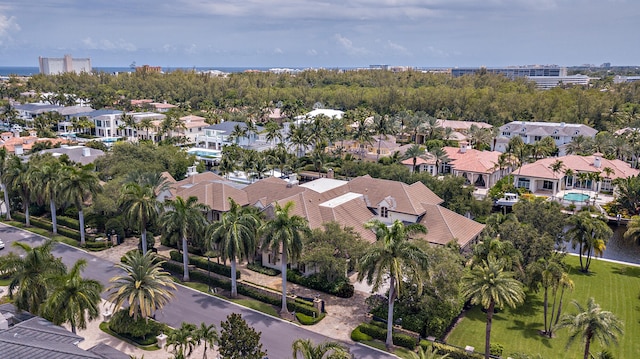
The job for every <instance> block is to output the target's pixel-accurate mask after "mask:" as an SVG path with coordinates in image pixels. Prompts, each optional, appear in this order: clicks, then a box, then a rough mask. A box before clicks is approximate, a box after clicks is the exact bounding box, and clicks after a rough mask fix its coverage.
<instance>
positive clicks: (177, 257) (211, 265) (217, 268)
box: [169, 251, 240, 279]
mask: <svg viewBox="0 0 640 359" xmlns="http://www.w3.org/2000/svg"><path fill="white" fill-rule="evenodd" d="M169 255H170V256H171V259H173V260H174V261H176V262H182V253H180V252H178V251H171V252H169ZM189 264H193V265H195V266H196V267H198V268H200V269H204V270H211V272H213V273H216V274H220V275H223V276H225V277H228V278H231V268H230V267H227V266H225V265H222V264H219V263H216V262H214V261H209V262H208V263H207V259H206V258H202V257H199V256H196V255H194V254H190V255H189ZM236 279H240V271H236Z"/></svg>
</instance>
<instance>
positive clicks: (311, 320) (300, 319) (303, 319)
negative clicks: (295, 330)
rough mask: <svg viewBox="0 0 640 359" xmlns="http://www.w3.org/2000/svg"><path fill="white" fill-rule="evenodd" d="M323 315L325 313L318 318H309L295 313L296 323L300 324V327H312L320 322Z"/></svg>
mask: <svg viewBox="0 0 640 359" xmlns="http://www.w3.org/2000/svg"><path fill="white" fill-rule="evenodd" d="M325 315H326V314H325V313H322V314H320V315H319V316H315V317H310V316H308V315H306V314H302V313H296V319H298V322H300V324H302V325H314V324H316V323H318V322H319V321H321V320H322V319H323V318H324V317H325Z"/></svg>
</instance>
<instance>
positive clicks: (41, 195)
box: [29, 156, 62, 234]
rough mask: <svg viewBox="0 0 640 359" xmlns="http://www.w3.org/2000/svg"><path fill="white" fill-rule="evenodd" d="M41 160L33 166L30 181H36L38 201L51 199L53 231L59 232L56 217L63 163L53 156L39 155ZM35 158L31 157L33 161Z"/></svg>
mask: <svg viewBox="0 0 640 359" xmlns="http://www.w3.org/2000/svg"><path fill="white" fill-rule="evenodd" d="M38 159H39V160H40V161H39V162H38V165H34V166H32V167H31V172H30V176H32V178H30V179H29V182H32V183H35V185H36V186H35V188H34V189H35V191H34V192H35V194H36V196H37V198H38V199H39V201H38V202H45V201H49V209H50V211H51V225H52V231H53V233H55V234H57V233H58V221H57V218H56V200H57V199H58V195H59V186H58V181H59V179H60V172H61V171H62V164H61V163H60V161H58V160H57V159H56V158H53V157H49V156H47V157H45V156H40V157H38ZM33 160H34V158H32V159H31V161H33Z"/></svg>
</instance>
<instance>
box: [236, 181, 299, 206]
mask: <svg viewBox="0 0 640 359" xmlns="http://www.w3.org/2000/svg"><path fill="white" fill-rule="evenodd" d="M305 190H306V189H305V188H303V187H300V186H296V185H291V186H289V182H287V181H285V180H283V179H280V178H275V177H269V178H265V179H262V180H260V181H256V182H254V183H252V184H250V185H248V186H247V187H245V188H244V191H245V192H246V193H247V197H248V199H249V203H251V204H252V205H255V204H256V203H258V202H260V203H261V204H262V205H263V206H267V205H269V204H270V203H273V202H276V201H279V202H280V201H281V200H282V199H283V198H286V197H290V196H292V195H294V194H296V193H299V192H303V191H305Z"/></svg>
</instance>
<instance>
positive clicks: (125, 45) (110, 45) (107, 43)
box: [82, 37, 137, 52]
mask: <svg viewBox="0 0 640 359" xmlns="http://www.w3.org/2000/svg"><path fill="white" fill-rule="evenodd" d="M82 43H83V44H84V46H85V47H86V48H88V49H92V50H105V51H128V52H133V51H136V50H137V47H136V45H134V44H132V43H130V42H128V41H126V40H124V39H118V40H116V41H115V42H114V41H111V40H107V39H102V40H98V41H94V40H93V39H92V38H91V37H87V38H85V39H84V40H82Z"/></svg>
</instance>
